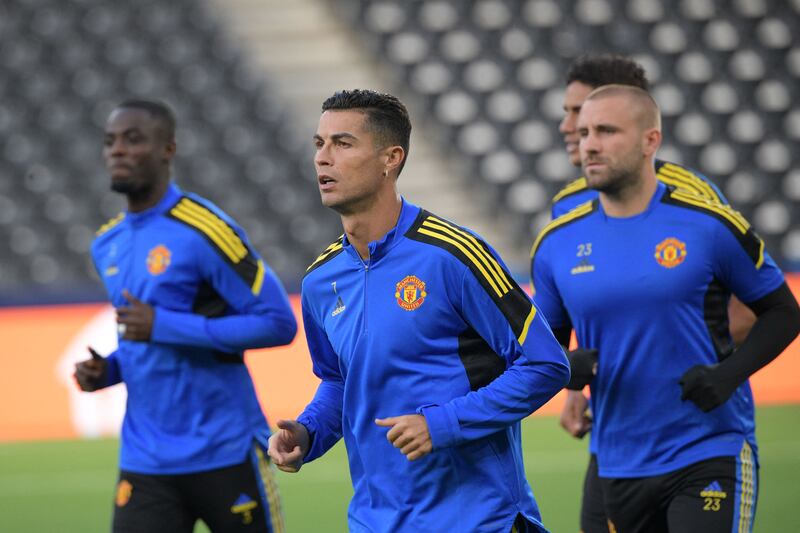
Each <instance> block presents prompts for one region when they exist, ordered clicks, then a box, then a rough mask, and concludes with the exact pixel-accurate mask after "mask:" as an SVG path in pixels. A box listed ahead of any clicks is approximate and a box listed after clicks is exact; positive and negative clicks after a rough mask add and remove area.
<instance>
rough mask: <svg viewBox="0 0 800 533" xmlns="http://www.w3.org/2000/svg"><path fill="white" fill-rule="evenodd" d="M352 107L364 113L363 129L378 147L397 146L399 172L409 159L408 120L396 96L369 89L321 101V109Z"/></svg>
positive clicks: (404, 107)
mask: <svg viewBox="0 0 800 533" xmlns="http://www.w3.org/2000/svg"><path fill="white" fill-rule="evenodd" d="M345 110H355V111H360V112H362V113H364V115H366V120H365V121H364V128H365V129H366V130H367V131H369V132H370V133H372V134H373V135H374V136H375V141H376V143H377V144H378V146H379V147H380V148H385V147H387V146H400V147H401V148H402V149H403V151H404V152H405V157H404V158H403V161H402V163H400V167H399V169H398V171H397V173H398V175H399V174H400V172H402V170H403V167H404V166H405V164H406V160H407V159H408V150H409V144H410V139H411V119H410V118H409V117H408V110H407V109H406V106H405V105H403V102H401V101H400V100H399V99H398V98H397V97H396V96H392V95H391V94H386V93H379V92H377V91H371V90H369V89H353V90H344V91H337V92H336V93H334V94H333V96H331V97H329V98H328V99H327V100H325V101H324V102H323V103H322V111H323V112H325V111H345Z"/></svg>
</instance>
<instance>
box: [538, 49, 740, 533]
mask: <svg viewBox="0 0 800 533" xmlns="http://www.w3.org/2000/svg"><path fill="white" fill-rule="evenodd" d="M610 84H618V85H630V86H633V87H638V88H640V89H643V90H648V88H649V85H650V83H649V81H648V79H647V75H646V73H645V70H644V68H643V67H642V66H641V65H639V64H638V63H637V62H636V61H634V60H632V59H630V58H628V57H624V56H619V55H609V54H597V55H586V56H582V57H579V58H578V59H576V60H575V61H574V62H573V63H572V65H571V66H570V68H569V70H568V71H567V75H566V90H565V93H564V106H563V107H564V118H563V119H562V120H561V123H560V124H559V131H560V132H561V134H562V135H563V138H564V144H565V147H566V150H567V155H568V156H569V160H570V163H572V164H573V165H574V166H575V167H577V168H580V165H581V160H580V153H579V152H578V141H579V135H578V129H577V122H578V114H579V113H580V110H581V106H582V105H583V101H584V100H585V99H586V96H587V95H588V94H589V93H590V92H592V91H593V90H594V89H597V88H598V87H601V86H603V85H610ZM655 168H656V178H657V179H658V180H659V181H662V182H664V183H666V184H668V185H671V186H673V187H676V188H678V189H683V190H685V191H687V192H691V193H693V194H696V195H698V196H702V197H704V198H708V199H709V200H712V201H716V202H720V203H723V204H727V203H728V201H727V199H726V198H725V196H724V195H723V194H722V192H721V191H720V190H719V189H718V188H717V186H716V185H715V184H714V183H713V182H712V181H711V180H709V179H708V178H707V177H706V176H704V175H703V174H701V173H699V172H697V171H696V170H693V169H690V168H688V167H685V166H681V165H679V164H677V163H670V162H667V161H663V160H660V159H656V160H655ZM597 195H598V192H597V191H596V190H594V189H592V188H591V187H589V186H588V184H587V182H586V178H585V177H583V176H581V177H580V178H578V179H576V180H574V181H571V182H570V183H569V184H567V185H566V186H565V187H564V188H563V189H561V190H560V191H559V192H558V193H557V194H556V195H555V197H554V198H553V201H552V207H551V215H552V218H553V219H556V218H558V217H559V216H561V215H564V214H566V213H567V212H569V211H570V210H571V209H573V208H575V207H576V206H578V205H580V204H582V203H585V202H587V201H589V200H592V199H594V198H597ZM728 317H729V327H730V331H731V336H732V338H733V340H734V342H735V343H740V342H741V341H742V340H743V339H744V338H745V336H746V335H747V332H748V331H750V328H751V327H752V325H753V322H754V321H755V316H754V315H753V313H752V311H750V310H749V309H748V308H747V307H745V306H744V305H743V304H742V303H741V302H739V301H738V300H737V299H736V297H731V299H730V303H729V306H728ZM556 333H560V334H561V335H560V337H561V338H559V340H560V341H561V342H562V343H564V345H566V344H567V343H568V342H569V328H567V329H566V331H565V332H563V333H562V332H556ZM578 349H579V350H581V349H591V347H582V348H578ZM588 405H589V399H588V398H587V397H586V396H584V394H583V392H582V391H580V390H568V391H567V396H566V402H565V404H564V408H563V410H562V412H561V419H560V422H561V425H562V427H564V429H565V430H566V431H567V432H569V433H570V434H571V435H572V436H574V437H576V438H583V437H584V435H586V433H588V432H589V431H590V430H591V427H592V419H591V417H590V416H589V410H588ZM589 448H590V452H591V456H590V460H589V466H588V468H587V471H586V476H585V478H584V485H583V496H582V499H581V515H580V522H581V530H582V531H583V532H584V533H607V531H608V526H607V519H606V516H605V513H604V511H603V505H602V504H603V501H602V495H601V494H600V485H599V481H598V478H597V460H596V458H595V455H594V440H593V439H590V444H589Z"/></svg>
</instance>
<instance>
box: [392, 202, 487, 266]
mask: <svg viewBox="0 0 800 533" xmlns="http://www.w3.org/2000/svg"><path fill="white" fill-rule="evenodd" d="M405 237H406V238H408V239H411V240H413V241H416V242H419V243H423V244H425V245H429V246H433V247H434V248H437V249H439V250H441V251H443V252H444V253H443V254H442V255H441V257H444V258H448V259H457V260H458V261H459V262H462V263H463V262H464V260H465V259H467V260H468V259H469V257H470V256H472V257H475V258H478V257H483V256H485V255H493V254H495V252H494V250H493V249H492V248H491V246H489V244H488V243H487V242H486V241H485V240H483V238H481V236H480V235H478V234H477V233H475V232H474V231H472V230H471V229H469V228H466V227H464V226H459V225H458V224H456V223H455V222H452V221H450V220H448V219H446V218H443V217H440V216H438V215H436V214H434V213H431V212H430V211H427V210H425V209H420V211H419V214H418V215H417V217H416V219H415V220H414V222H413V224H411V226H410V227H409V229H408V230H407V231H406V233H405Z"/></svg>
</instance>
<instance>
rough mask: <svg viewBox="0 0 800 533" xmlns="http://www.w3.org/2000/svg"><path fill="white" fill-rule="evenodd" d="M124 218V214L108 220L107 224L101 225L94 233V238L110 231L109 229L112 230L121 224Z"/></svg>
mask: <svg viewBox="0 0 800 533" xmlns="http://www.w3.org/2000/svg"><path fill="white" fill-rule="evenodd" d="M124 218H125V213H120V214H118V215H117V216H115V217H114V218H112V219H111V220H109V221H108V222H106V223H105V224H103V225H102V226H100V229H98V230H97V231H96V232H95V236H97V237H99V236H100V235H102V234H103V233H105V232H107V231H108V230H110V229H111V228H113V227H114V226H116V225H117V224H119V223H120V222H122V219H124Z"/></svg>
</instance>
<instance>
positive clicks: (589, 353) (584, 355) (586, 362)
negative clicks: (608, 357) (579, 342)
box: [567, 348, 597, 390]
mask: <svg viewBox="0 0 800 533" xmlns="http://www.w3.org/2000/svg"><path fill="white" fill-rule="evenodd" d="M567 359H569V369H570V376H569V383H567V388H568V389H570V390H583V388H584V387H585V386H586V385H588V384H589V383H590V382H591V381H592V379H594V376H595V374H597V350H594V349H591V348H578V349H577V350H570V351H568V352H567Z"/></svg>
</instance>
